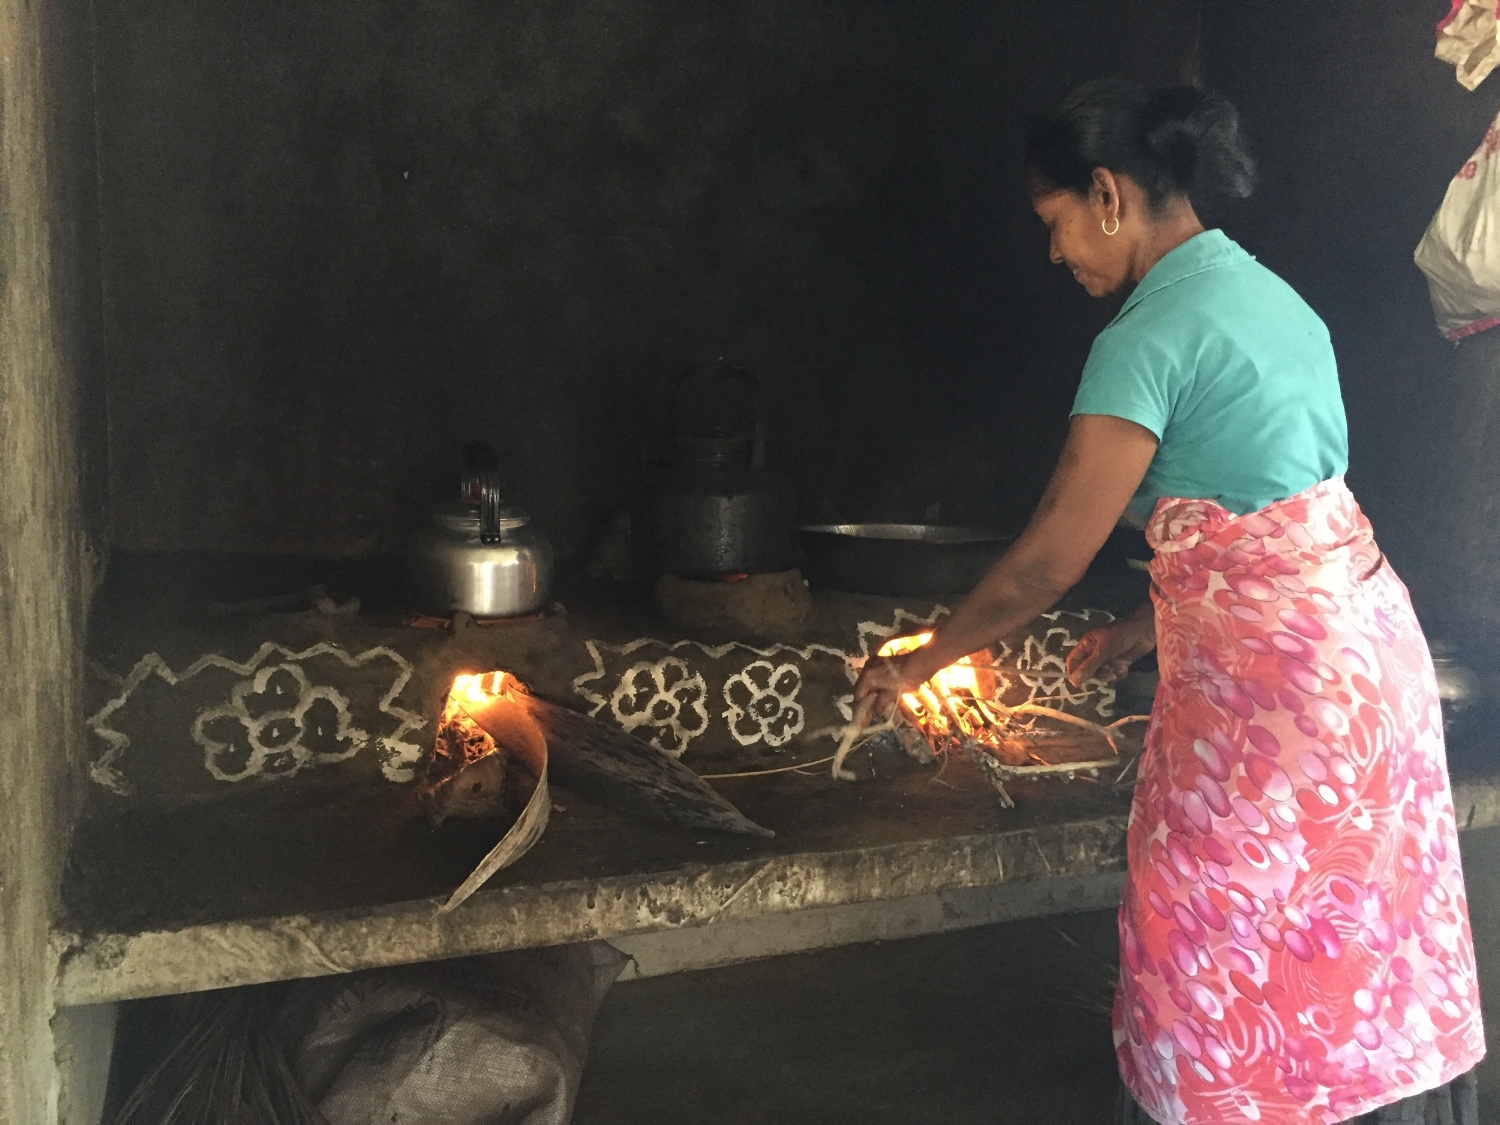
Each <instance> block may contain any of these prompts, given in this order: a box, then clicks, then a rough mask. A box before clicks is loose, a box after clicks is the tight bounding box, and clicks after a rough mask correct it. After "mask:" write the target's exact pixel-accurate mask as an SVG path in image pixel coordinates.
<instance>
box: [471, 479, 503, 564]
mask: <svg viewBox="0 0 1500 1125" xmlns="http://www.w3.org/2000/svg"><path fill="white" fill-rule="evenodd" d="M476 481H477V483H478V486H479V541H480V542H481V543H484V544H486V545H488V546H494V545H495V544H496V543H499V542H500V504H501V501H500V470H498V469H494V468H490V469H480V470H479V472H478V473H477V474H476Z"/></svg>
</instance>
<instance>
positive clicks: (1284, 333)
mask: <svg viewBox="0 0 1500 1125" xmlns="http://www.w3.org/2000/svg"><path fill="white" fill-rule="evenodd" d="M1073 413H1074V414H1108V415H1112V416H1113V417H1116V418H1126V419H1128V420H1130V421H1132V422H1136V423H1139V424H1140V425H1142V426H1145V427H1146V429H1148V430H1150V431H1151V432H1152V433H1153V434H1155V435H1156V436H1157V438H1158V440H1159V441H1160V443H1161V444H1160V445H1159V446H1158V447H1157V450H1156V456H1155V457H1154V458H1153V459H1152V461H1151V466H1150V468H1148V469H1147V470H1146V476H1145V479H1144V480H1143V481H1142V482H1141V487H1140V489H1139V490H1138V491H1137V492H1136V494H1135V497H1134V498H1133V499H1132V500H1131V502H1130V507H1129V509H1128V510H1127V513H1126V516H1127V518H1128V519H1129V520H1130V521H1131V522H1132V523H1135V524H1137V525H1138V526H1144V524H1145V521H1146V520H1147V519H1148V518H1149V516H1150V514H1151V509H1152V507H1153V506H1154V505H1155V504H1156V501H1157V499H1158V498H1160V497H1162V496H1179V497H1184V498H1191V499H1208V500H1213V501H1215V502H1216V503H1218V504H1221V505H1222V506H1223V507H1225V508H1227V509H1229V510H1230V511H1231V512H1234V513H1236V514H1238V515H1244V514H1245V513H1246V512H1253V511H1256V510H1257V509H1259V508H1263V507H1265V506H1266V505H1267V504H1270V503H1273V502H1274V501H1277V500H1284V499H1286V498H1287V497H1288V496H1295V495H1296V494H1297V493H1299V492H1301V491H1303V490H1304V489H1307V488H1311V487H1312V486H1313V485H1315V484H1318V483H1320V482H1322V481H1325V480H1328V479H1329V478H1330V477H1336V476H1340V475H1341V474H1343V473H1344V472H1345V471H1346V470H1347V469H1348V467H1349V432H1348V425H1347V423H1346V421H1345V419H1344V400H1343V398H1342V397H1341V396H1340V394H1339V376H1338V366H1337V364H1336V363H1335V362H1334V358H1333V345H1332V343H1331V342H1330V340H1329V338H1328V329H1327V327H1326V326H1325V325H1324V324H1323V322H1322V320H1320V319H1319V318H1318V314H1317V313H1315V312H1313V311H1312V309H1310V308H1308V306H1307V302H1305V301H1304V300H1303V299H1302V298H1301V297H1299V296H1297V294H1296V292H1295V291H1294V290H1293V289H1292V287H1291V286H1290V285H1288V284H1287V283H1286V282H1284V281H1282V280H1281V278H1279V277H1277V276H1276V275H1275V274H1274V273H1272V272H1271V271H1270V270H1268V269H1266V268H1265V267H1264V266H1262V265H1261V264H1260V263H1259V262H1257V261H1256V260H1255V259H1254V258H1253V257H1251V256H1250V255H1249V254H1247V253H1246V252H1245V251H1244V250H1242V249H1241V248H1240V247H1239V245H1238V244H1236V243H1235V242H1232V241H1231V240H1230V239H1229V238H1228V236H1226V235H1225V234H1224V232H1223V231H1218V230H1210V231H1204V232H1203V233H1202V234H1200V235H1195V236H1194V237H1193V238H1190V239H1188V240H1187V241H1186V242H1184V243H1183V244H1182V245H1181V246H1178V247H1177V248H1176V249H1174V250H1172V251H1171V252H1170V253H1168V254H1167V255H1165V256H1164V257H1163V258H1162V259H1161V261H1159V262H1157V263H1156V265H1154V266H1153V267H1151V270H1150V272H1148V273H1147V274H1146V276H1145V277H1144V278H1142V279H1141V283H1140V284H1139V285H1138V286H1136V288H1135V292H1133V293H1132V294H1131V295H1130V297H1129V299H1128V300H1126V302H1125V305H1124V307H1123V308H1121V309H1120V311H1119V313H1118V314H1117V315H1116V316H1115V318H1114V320H1112V321H1110V323H1109V325H1108V327H1106V328H1105V329H1104V331H1103V332H1100V333H1099V336H1098V338H1096V339H1095V340H1094V346H1093V348H1092V350H1091V351H1090V352H1089V358H1088V362H1087V363H1086V364H1084V368H1083V381H1082V383H1081V384H1080V385H1079V387H1078V395H1077V397H1076V398H1075V399H1074V400H1073Z"/></svg>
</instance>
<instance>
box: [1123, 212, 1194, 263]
mask: <svg viewBox="0 0 1500 1125" xmlns="http://www.w3.org/2000/svg"><path fill="white" fill-rule="evenodd" d="M1202 233H1203V223H1202V222H1200V221H1199V219H1198V214H1197V212H1195V211H1194V210H1193V206H1192V204H1190V203H1188V202H1187V201H1186V200H1184V201H1182V202H1181V203H1177V204H1175V205H1174V204H1169V205H1168V207H1167V209H1166V211H1165V212H1163V214H1162V215H1161V216H1160V217H1159V218H1155V219H1153V220H1152V221H1151V222H1150V223H1148V224H1147V226H1146V231H1145V235H1144V237H1143V238H1142V239H1141V241H1140V243H1139V245H1137V247H1136V251H1135V254H1134V255H1133V259H1134V260H1133V261H1132V262H1131V265H1130V279H1131V280H1132V281H1134V282H1135V283H1136V284H1140V280H1141V278H1143V277H1145V276H1146V274H1148V273H1150V272H1151V267H1152V266H1154V265H1156V263H1157V262H1159V261H1161V260H1162V259H1163V258H1165V257H1166V256H1167V255H1168V254H1170V253H1171V252H1172V251H1173V250H1176V249H1177V248H1178V247H1179V246H1181V245H1182V244H1183V243H1184V242H1186V241H1187V240H1188V239H1190V238H1192V237H1194V236H1195V235H1200V234H1202Z"/></svg>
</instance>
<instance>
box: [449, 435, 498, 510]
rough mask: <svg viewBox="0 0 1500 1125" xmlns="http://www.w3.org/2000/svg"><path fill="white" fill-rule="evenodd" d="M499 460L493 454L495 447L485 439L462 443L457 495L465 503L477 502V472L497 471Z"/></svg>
mask: <svg viewBox="0 0 1500 1125" xmlns="http://www.w3.org/2000/svg"><path fill="white" fill-rule="evenodd" d="M499 468H500V461H499V459H498V458H497V457H496V456H495V447H494V446H492V445H491V444H490V443H489V442H487V441H470V442H465V443H464V467H463V476H462V477H461V478H460V479H459V486H458V487H459V496H461V497H462V498H463V502H464V503H465V504H478V503H479V474H480V473H483V472H485V471H486V470H489V471H496V472H498V471H499Z"/></svg>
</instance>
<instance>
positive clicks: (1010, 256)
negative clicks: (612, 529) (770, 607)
mask: <svg viewBox="0 0 1500 1125" xmlns="http://www.w3.org/2000/svg"><path fill="white" fill-rule="evenodd" d="M1065 7H1066V10H1065V11H1060V10H1059V6H1058V5H1056V4H1054V3H1042V2H1035V3H1026V4H1020V3H1016V4H994V3H990V2H982V3H981V2H969V3H947V4H922V3H914V2H910V3H894V2H879V3H876V2H871V3H848V2H846V0H795V2H794V0H728V2H723V3H715V4H682V3H676V4H674V3H666V2H660V0H655V2H653V0H589V2H583V3H573V2H568V3H563V2H560V0H556V2H551V3H540V4H518V3H496V2H493V0H483V2H479V0H472V2H463V0H453V2H445V3H439V2H432V0H428V2H416V3H412V2H409V0H402V2H396V0H386V2H375V0H330V2H327V3H320V4H316V5H297V4H273V3H261V4H257V5H249V4H244V3H229V4H223V5H204V4H198V3H190V2H188V0H153V2H151V3H145V2H142V0H100V3H99V6H98V8H99V20H100V25H101V26H100V31H101V45H102V54H101V66H100V91H99V93H100V107H101V113H102V129H101V136H102V148H101V161H102V183H103V198H104V238H105V268H106V278H107V286H106V292H107V302H108V309H107V313H108V321H107V322H108V326H109V335H110V349H111V362H110V380H111V381H110V388H111V457H112V484H113V491H114V518H115V530H116V538H117V542H118V543H119V544H121V545H123V546H125V547H128V548H135V549H163V548H185V547H191V548H225V549H232V550H268V549H279V550H293V551H340V552H344V551H351V552H352V551H365V550H375V549H379V548H381V547H384V546H387V545H389V544H390V542H391V541H392V539H393V537H394V536H395V535H396V534H398V532H399V530H400V528H401V526H402V525H403V524H404V523H405V522H406V521H408V520H410V519H411V518H412V516H413V514H414V513H415V512H416V511H418V510H419V509H420V508H421V507H423V506H425V505H426V504H428V503H429V502H430V501H431V500H432V499H434V498H435V497H437V496H439V495H441V494H443V493H444V492H445V490H446V489H447V488H448V487H449V485H450V481H451V479H452V477H453V475H454V471H455V468H456V458H457V447H458V444H459V442H460V441H461V440H463V439H465V438H469V437H473V436H487V437H490V438H492V439H493V440H495V441H497V442H498V443H499V444H500V445H501V446H502V449H503V458H504V462H505V470H506V476H507V479H508V481H509V482H510V483H511V486H512V489H513V491H514V492H515V493H516V494H517V495H518V497H519V499H520V500H521V501H522V502H523V503H525V504H526V505H527V506H529V507H530V508H531V509H533V511H534V512H535V514H536V516H537V517H538V520H539V521H540V522H541V523H542V524H543V525H544V526H545V527H546V528H547V529H548V530H550V531H551V532H552V533H553V535H554V538H555V539H557V540H558V542H559V545H560V546H561V547H562V548H563V549H564V551H565V552H569V553H576V552H578V551H580V550H582V549H584V548H585V547H586V545H587V543H588V541H589V540H590V539H591V537H592V536H593V535H594V534H595V532H596V531H597V529H598V528H599V527H600V525H601V524H602V522H603V521H604V519H605V518H606V517H607V515H608V513H609V511H610V510H611V509H612V508H614V507H615V506H617V505H619V504H620V503H621V502H622V501H623V500H624V498H625V496H626V493H627V490H628V488H629V470H630V468H631V465H632V459H633V456H634V455H633V453H632V449H633V441H634V437H635V435H636V434H637V433H638V432H641V431H644V430H649V429H651V428H652V427H653V426H659V425H660V421H661V412H660V407H659V404H657V403H656V402H655V396H656V392H657V391H658V389H659V388H660V387H661V385H662V384H663V383H664V382H665V380H666V379H667V377H668V376H669V375H670V374H671V373H673V372H674V371H676V370H677V369H679V368H680V367H681V366H683V365H684V364H686V363H688V362H690V361H694V360H701V359H707V358H712V357H715V356H719V355H726V356H730V357H733V358H735V359H737V360H738V361H739V362H741V363H743V364H745V365H746V366H748V367H750V368H752V369H753V370H755V371H757V372H758V373H760V375H761V376H762V378H763V379H764V381H765V383H766V386H767V390H768V392H769V394H770V397H771V400H772V457H773V459H774V460H776V461H778V462H779V463H780V464H781V465H782V466H784V467H786V468H787V469H789V470H790V471H792V472H793V473H794V474H795V475H796V477H797V479H798V481H799V483H800V486H801V492H802V497H803V510H804V515H805V516H807V517H809V518H825V517H832V516H841V517H845V518H852V517H860V516H865V517H870V516H887V517H916V518H920V517H921V516H922V514H923V513H924V512H925V511H927V510H928V509H929V507H930V506H931V505H940V514H941V515H942V516H943V517H944V518H948V519H971V520H982V521H993V522H998V523H1002V524H1005V523H1016V522H1018V521H1020V520H1022V519H1024V517H1025V515H1026V514H1027V513H1028V512H1029V510H1030V507H1031V505H1032V504H1033V503H1034V501H1035V499H1036V497H1037V495H1038V494H1039V492H1040V490H1041V488H1042V486H1043V484H1044V483H1045V477H1046V475H1047V473H1048V471H1049V470H1050V468H1051V465H1052V463H1053V461H1054V458H1055V456H1056V452H1057V449H1058V447H1059V445H1060V441H1061V436H1062V433H1063V430H1064V427H1065V424H1066V414H1067V406H1068V403H1069V401H1070V398H1071V395H1072V392H1073V389H1074V387H1075V385H1076V380H1077V373H1078V371H1079V368H1080V365H1081V363H1082V360H1083V357H1084V356H1085V354H1086V352H1087V348H1088V344H1089V341H1090V339H1091V338H1092V336H1093V333H1094V332H1095V330H1096V329H1097V328H1098V327H1099V326H1100V325H1101V324H1102V323H1103V321H1104V319H1105V318H1106V317H1107V316H1108V314H1109V309H1107V308H1105V307H1103V306H1102V305H1098V304H1096V303H1093V302H1090V301H1089V300H1088V298H1087V297H1086V296H1084V295H1083V294H1082V293H1081V291H1079V290H1078V289H1077V287H1076V286H1075V285H1074V284H1073V282H1072V280H1071V279H1070V278H1069V277H1067V275H1066V274H1065V273H1063V272H1062V271H1060V270H1057V269H1055V268H1053V267H1050V266H1049V265H1048V264H1047V263H1046V246H1045V239H1044V234H1043V231H1042V228H1041V226H1040V224H1038V223H1037V222H1036V220H1035V219H1034V217H1033V216H1032V215H1031V214H1030V212H1029V210H1028V208H1027V205H1026V201H1025V198H1024V193H1023V191H1022V188H1021V184H1020V181H1019V172H1018V160H1019V151H1020V146H1021V138H1022V134H1023V131H1024V127H1025V125H1026V123H1027V121H1028V119H1029V118H1030V117H1031V116H1032V115H1033V114H1034V113H1036V112H1037V111H1039V110H1040V109H1041V108H1043V107H1046V106H1049V105H1051V104H1052V103H1054V102H1055V100H1056V99H1057V98H1058V97H1060V96H1061V95H1062V94H1063V93H1064V92H1066V90H1067V89H1068V88H1069V87H1070V86H1072V85H1073V84H1074V83H1076V82H1077V81H1079V80H1081V79H1083V78H1085V77H1090V76H1094V75H1098V74H1105V73H1110V74H1125V75H1129V76H1136V77H1140V78H1142V79H1145V80H1148V81H1160V80H1171V79H1174V78H1176V77H1177V75H1178V74H1179V72H1180V70H1181V68H1182V65H1183V60H1184V58H1185V57H1186V55H1187V52H1188V49H1189V44H1190V41H1191V38H1192V35H1193V33H1194V29H1195V26H1196V2H1195V0H1172V2H1167V3H1164V2H1160V0H1129V2H1124V3H1121V2H1118V0H1116V2H1105V0H1087V2H1080V3H1075V4H1070V5H1067V6H1065Z"/></svg>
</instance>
